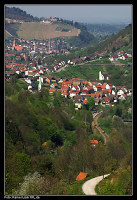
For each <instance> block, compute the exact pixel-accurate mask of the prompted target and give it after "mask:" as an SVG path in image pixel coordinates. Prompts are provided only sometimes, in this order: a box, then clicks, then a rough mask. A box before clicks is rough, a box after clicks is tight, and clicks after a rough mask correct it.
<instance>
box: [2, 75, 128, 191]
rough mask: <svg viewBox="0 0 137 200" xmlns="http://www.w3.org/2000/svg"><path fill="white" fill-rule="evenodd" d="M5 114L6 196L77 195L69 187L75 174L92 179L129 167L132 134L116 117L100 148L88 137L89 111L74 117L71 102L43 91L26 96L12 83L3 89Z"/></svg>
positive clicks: (75, 187) (75, 188)
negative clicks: (94, 146) (121, 167)
mask: <svg viewBox="0 0 137 200" xmlns="http://www.w3.org/2000/svg"><path fill="white" fill-rule="evenodd" d="M5 108H6V110H5V146H6V149H5V156H6V157H5V167H6V168H5V179H6V194H18V195H28V194H31V195H38V194H41V195H46V194H55V195H57V194H75V195H77V194H81V193H82V192H80V189H79V188H81V185H79V184H77V183H74V182H75V179H76V177H77V176H78V174H79V172H80V171H84V172H86V173H88V175H89V177H91V178H92V177H95V176H98V175H102V174H103V173H111V172H113V170H116V169H118V168H119V167H120V166H123V164H122V163H124V162H125V161H124V160H126V159H128V160H127V162H130V159H131V157H130V156H129V154H130V152H131V142H132V140H131V133H132V131H131V127H130V126H129V125H125V124H123V122H122V121H121V120H120V118H119V117H116V118H115V119H113V120H112V127H113V129H112V132H111V133H109V135H110V138H111V140H110V141H109V142H108V144H107V147H105V146H104V144H103V139H102V136H101V135H100V134H93V132H92V128H91V122H92V119H93V116H92V113H91V111H90V110H88V109H89V108H88V107H84V106H83V109H82V110H79V111H75V109H74V104H73V102H72V101H71V100H69V99H65V98H63V97H62V96H61V95H59V94H58V93H56V94H55V95H53V96H51V95H49V92H48V90H47V89H45V88H43V90H42V91H41V92H40V93H39V92H37V91H36V92H35V93H30V92H29V91H27V90H25V85H24V89H21V85H20V82H19V81H18V80H17V79H16V78H15V77H13V78H11V80H10V81H9V82H6V83H5ZM104 111H105V110H104ZM107 112H109V113H113V115H117V114H118V112H117V107H116V108H115V109H112V110H110V111H108V110H107V109H106V111H105V113H104V119H106V118H107V117H108V115H107ZM109 120H110V119H107V122H108V124H109ZM93 138H94V139H97V140H98V141H99V144H98V147H97V148H96V149H94V148H92V147H91V146H90V143H89V140H90V139H93ZM129 187H130V188H131V187H132V186H131V184H130V185H129ZM127 189H128V186H127ZM129 193H130V191H129ZM122 194H123V193H122Z"/></svg>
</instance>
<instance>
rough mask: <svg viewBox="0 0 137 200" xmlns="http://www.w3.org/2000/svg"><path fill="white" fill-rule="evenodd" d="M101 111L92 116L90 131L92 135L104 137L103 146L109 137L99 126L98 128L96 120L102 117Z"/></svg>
mask: <svg viewBox="0 0 137 200" xmlns="http://www.w3.org/2000/svg"><path fill="white" fill-rule="evenodd" d="M102 113H103V111H101V112H99V113H97V114H95V115H94V116H93V121H92V130H93V133H95V134H96V133H98V132H99V133H100V134H101V135H102V136H103V137H104V145H106V143H107V141H108V140H109V136H108V134H107V133H105V132H104V131H103V130H102V129H101V128H100V127H99V126H98V122H97V120H98V118H99V117H100V116H101V115H102Z"/></svg>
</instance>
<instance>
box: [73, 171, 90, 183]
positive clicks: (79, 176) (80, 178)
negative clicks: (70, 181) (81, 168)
mask: <svg viewBox="0 0 137 200" xmlns="http://www.w3.org/2000/svg"><path fill="white" fill-rule="evenodd" d="M87 175H88V174H87V173H84V172H80V173H79V175H78V176H77V178H76V181H80V180H83V179H85V178H86V177H87Z"/></svg>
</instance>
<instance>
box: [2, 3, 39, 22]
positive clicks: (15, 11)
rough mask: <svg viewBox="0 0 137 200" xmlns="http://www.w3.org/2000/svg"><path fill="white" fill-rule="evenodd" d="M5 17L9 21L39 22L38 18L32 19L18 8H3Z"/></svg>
mask: <svg viewBox="0 0 137 200" xmlns="http://www.w3.org/2000/svg"><path fill="white" fill-rule="evenodd" d="M5 17H6V18H9V19H16V20H23V21H25V22H33V21H40V20H39V18H38V17H33V16H32V15H30V14H27V13H26V11H23V10H21V9H20V8H15V7H7V6H5Z"/></svg>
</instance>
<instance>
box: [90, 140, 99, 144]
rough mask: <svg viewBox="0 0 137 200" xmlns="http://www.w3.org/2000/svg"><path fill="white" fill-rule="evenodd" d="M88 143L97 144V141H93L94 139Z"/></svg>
mask: <svg viewBox="0 0 137 200" xmlns="http://www.w3.org/2000/svg"><path fill="white" fill-rule="evenodd" d="M90 143H91V144H98V140H94V139H93V140H90Z"/></svg>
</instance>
